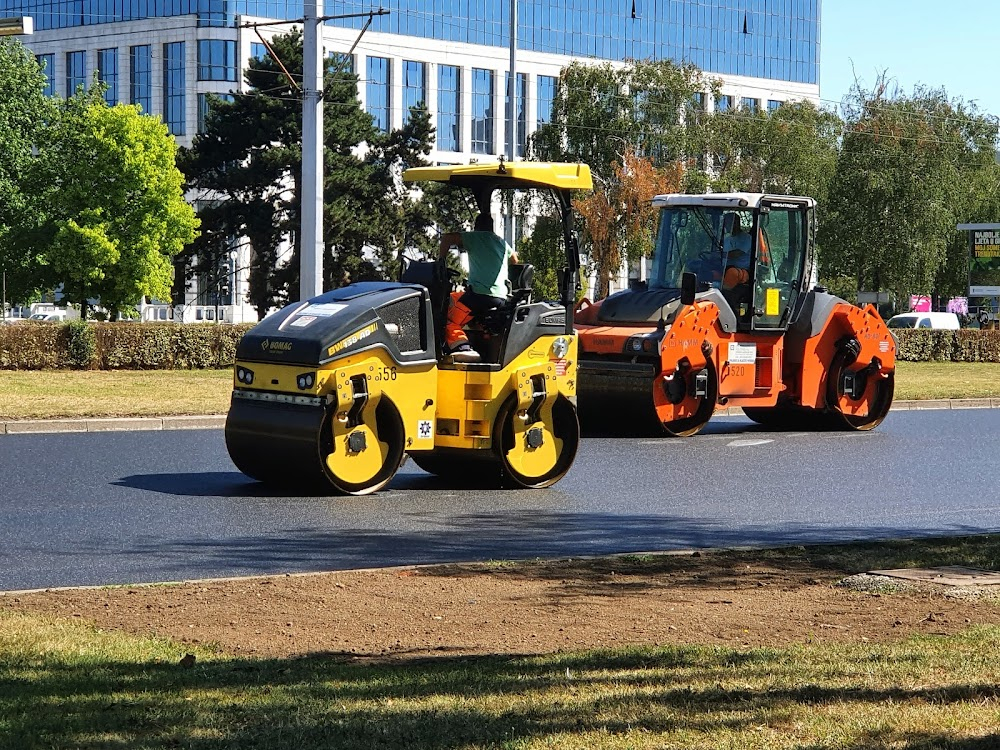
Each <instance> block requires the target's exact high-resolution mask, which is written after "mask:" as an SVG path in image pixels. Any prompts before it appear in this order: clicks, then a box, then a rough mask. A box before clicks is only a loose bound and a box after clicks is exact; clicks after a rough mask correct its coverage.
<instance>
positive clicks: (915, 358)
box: [893, 328, 1000, 362]
mask: <svg viewBox="0 0 1000 750" xmlns="http://www.w3.org/2000/svg"><path fill="white" fill-rule="evenodd" d="M893 333H895V334H896V339H897V341H898V342H899V348H898V350H897V352H896V359H901V360H906V361H908V362H931V361H938V362H1000V331H981V330H978V329H976V328H962V329H960V330H958V331H941V330H932V329H929V328H918V329H910V328H897V329H894V330H893Z"/></svg>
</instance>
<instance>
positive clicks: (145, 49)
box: [129, 44, 153, 115]
mask: <svg viewBox="0 0 1000 750" xmlns="http://www.w3.org/2000/svg"><path fill="white" fill-rule="evenodd" d="M129 58H130V62H131V70H130V71H129V101H130V102H131V103H132V104H138V105H139V107H140V108H141V109H142V113H143V114H144V115H148V114H152V112H153V55H152V49H151V48H150V46H149V45H148V44H142V45H139V46H138V47H132V48H131V49H130V50H129Z"/></svg>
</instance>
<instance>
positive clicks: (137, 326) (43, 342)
mask: <svg viewBox="0 0 1000 750" xmlns="http://www.w3.org/2000/svg"><path fill="white" fill-rule="evenodd" d="M252 327H253V325H252V324H244V325H237V326H231V325H218V324H216V323H196V324H188V325H184V324H180V323H84V322H81V321H71V322H69V323H61V324H53V323H31V322H24V323H16V324H13V325H5V326H0V370H63V369H78V370H93V369H97V370H200V369H218V368H225V367H231V366H232V364H233V362H234V360H235V359H236V346H237V345H238V344H239V342H240V338H242V336H243V334H244V333H246V332H247V331H248V330H250V328H252ZM893 333H894V334H896V339H897V340H898V342H899V349H898V350H897V353H896V359H900V360H906V361H908V362H929V361H938V362H1000V330H987V331H981V330H978V329H975V328H963V329H961V330H958V331H941V330H931V329H927V328H923V329H909V328H902V329H899V328H897V329H893Z"/></svg>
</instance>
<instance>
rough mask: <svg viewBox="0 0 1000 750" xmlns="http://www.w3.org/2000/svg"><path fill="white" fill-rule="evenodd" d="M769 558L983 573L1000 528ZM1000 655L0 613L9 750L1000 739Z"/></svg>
mask: <svg viewBox="0 0 1000 750" xmlns="http://www.w3.org/2000/svg"><path fill="white" fill-rule="evenodd" d="M736 554H739V553H736ZM747 554H749V553H747ZM759 554H760V555H761V556H762V558H764V559H770V560H771V561H772V562H779V561H781V560H786V561H787V562H788V564H790V565H794V564H795V561H796V560H800V559H801V558H802V556H803V555H805V556H806V557H808V558H809V559H811V560H813V561H814V562H816V563H817V564H819V565H821V566H822V567H824V568H829V569H831V570H838V571H850V570H859V569H860V570H866V569H868V570H870V569H873V568H876V567H880V566H887V567H897V566H904V565H910V566H927V565H938V564H955V563H956V561H962V562H963V563H964V564H968V565H975V566H983V567H985V566H996V564H997V559H998V555H1000V540H998V539H997V538H995V537H992V536H983V537H965V538H955V539H938V540H923V541H902V540H901V541H894V542H886V543H878V544H871V543H867V544H850V545H830V546H826V547H816V548H804V549H803V548H789V549H784V550H782V549H778V550H762V551H760V552H759ZM579 564H581V565H587V564H600V561H596V562H590V563H588V562H586V561H581V562H580V563H579ZM643 564H649V565H656V564H657V563H656V560H655V559H651V560H649V561H646V562H645V563H644V561H643V560H640V559H637V560H636V561H635V563H634V565H635V566H636V568H637V569H638V568H641V566H642V565H643ZM506 565H512V566H527V567H528V568H529V569H530V565H531V563H507V564H506ZM528 572H530V570H529V571H528ZM891 599H892V595H891V594H884V595H881V596H878V597H876V598H874V599H873V606H875V604H876V603H877V606H891ZM935 606H937V607H940V606H942V604H941V602H940V601H939V602H938V603H937V604H932V603H930V602H929V603H928V607H935ZM511 627H516V624H512V625H511ZM998 650H1000V627H991V626H984V625H970V626H969V627H968V628H967V629H966V630H964V631H963V632H960V633H959V634H958V635H950V636H946V635H921V636H911V637H909V638H905V639H902V640H900V641H899V642H895V643H878V644H876V643H865V642H854V643H836V642H833V643H831V642H825V643H820V642H819V641H816V640H813V639H812V638H806V639H805V641H804V642H802V643H798V644H795V645H791V646H787V647H780V648H752V647H738V646H734V647H728V646H701V645H670V646H661V647H641V648H639V647H625V648H621V649H615V650H600V651H579V652H566V653H555V654H542V655H530V654H526V655H521V656H485V657H456V656H449V655H447V653H445V652H442V654H441V655H440V656H438V657H435V658H430V659H420V660H417V659H405V658H402V659H384V660H378V659H358V660H352V659H351V658H350V657H345V656H342V655H337V654H323V653H320V654H310V655H307V656H305V657H300V658H294V659H249V658H238V657H234V656H231V655H228V654H225V653H221V652H220V651H219V650H218V649H217V648H213V647H211V646H204V647H193V646H190V645H184V644H180V643H173V642H170V641H167V640H163V639H154V638H148V637H141V636H135V635H126V634H123V633H119V632H109V631H101V630H98V629H96V628H94V627H93V626H90V625H88V624H87V623H86V622H84V621H82V620H81V619H77V618H74V619H73V620H71V621H67V620H56V619H48V618H44V617H40V616H38V615H36V614H29V613H26V612H21V611H16V610H12V611H7V612H5V613H2V614H0V747H4V748H8V747H9V748H18V749H19V750H31V749H32V748H53V749H62V748H65V749H67V750H68V749H69V748H163V749H164V750H166V749H168V748H197V750H216V749H219V750H222V749H223V748H240V749H241V750H244V749H248V748H261V749H264V748H266V749H267V750H303V749H305V748H310V749H311V748H345V749H348V750H350V749H354V748H356V749H357V750H362V749H364V750H367V749H368V748H438V749H442V750H443V749H449V750H450V749H456V750H457V749H458V748H470V749H472V748H519V749H528V748H539V749H541V748H547V749H549V750H551V749H553V748H554V749H556V750H562V749H567V750H568V749H569V748H588V749H589V748H605V749H607V750H619V749H620V750H626V748H705V749H706V750H707V749H711V750H737V749H738V750H757V749H759V750H775V749H783V748H788V749H789V750H790V749H791V748H798V749H803V750H833V749H834V748H842V749H845V750H861V749H862V748H864V749H866V750H867V749H872V748H882V749H885V750H888V749H889V748H899V749H901V750H932V749H935V750H936V749H938V748H951V749H952V750H995V748H997V747H1000V730H998V727H1000V688H998V684H1000V662H998V661H997V658H996V654H997V652H998ZM186 653H193V654H194V655H195V657H196V661H195V663H194V664H193V665H191V666H188V667H185V666H182V665H181V663H180V660H181V658H182V657H184V656H185V654H186Z"/></svg>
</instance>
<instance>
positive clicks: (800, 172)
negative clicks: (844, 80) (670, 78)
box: [705, 101, 843, 209]
mask: <svg viewBox="0 0 1000 750" xmlns="http://www.w3.org/2000/svg"><path fill="white" fill-rule="evenodd" d="M705 125H706V131H707V139H708V140H707V147H708V148H707V151H708V153H709V154H710V155H711V157H712V161H713V165H714V166H715V168H716V173H715V176H714V178H713V179H712V180H711V187H712V189H713V190H714V191H717V192H725V191H730V190H737V191H748V192H755V193H777V194H779V195H807V196H810V197H812V198H815V199H816V201H817V202H818V204H819V206H820V207H821V209H822V208H823V207H825V205H826V199H827V193H828V188H829V182H830V179H831V177H832V176H833V173H834V170H835V168H836V165H837V155H838V151H839V143H840V134H841V132H842V129H843V123H842V121H841V119H840V117H838V116H837V114H836V113H835V112H831V111H829V110H825V109H820V108H818V107H816V105H815V104H813V103H812V102H808V101H803V102H787V103H785V104H782V105H781V106H779V107H778V108H776V109H774V110H770V111H763V110H760V111H757V112H751V111H748V110H746V109H735V110H727V111H724V112H715V113H713V114H712V115H711V116H709V117H708V118H706V123H705Z"/></svg>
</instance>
